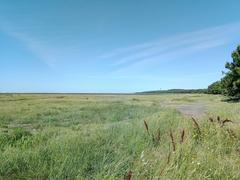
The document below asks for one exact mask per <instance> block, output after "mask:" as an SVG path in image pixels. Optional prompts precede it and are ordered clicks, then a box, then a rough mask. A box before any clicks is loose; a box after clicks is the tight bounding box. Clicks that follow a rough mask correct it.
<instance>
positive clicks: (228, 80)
mask: <svg viewBox="0 0 240 180" xmlns="http://www.w3.org/2000/svg"><path fill="white" fill-rule="evenodd" d="M225 68H226V69H227V72H223V74H224V77H223V78H222V79H220V80H218V81H216V82H214V83H212V84H211V85H209V86H208V88H207V89H169V90H157V91H145V92H139V93H141V94H159V93H205V94H223V95H226V96H229V97H231V98H236V99H240V45H239V46H238V47H237V48H236V50H235V51H233V52H232V62H227V63H226V64H225Z"/></svg>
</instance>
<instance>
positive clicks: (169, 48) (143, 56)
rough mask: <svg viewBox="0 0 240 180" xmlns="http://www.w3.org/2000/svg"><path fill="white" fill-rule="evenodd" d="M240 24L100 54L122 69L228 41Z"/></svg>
mask: <svg viewBox="0 0 240 180" xmlns="http://www.w3.org/2000/svg"><path fill="white" fill-rule="evenodd" d="M239 31H240V23H232V24H226V25H222V26H216V27H211V28H206V29H201V30H198V31H194V32H188V33H184V34H179V35H176V36H172V37H168V38H164V39H159V40H156V41H152V42H147V43H142V44H137V45H134V46H130V47H124V48H119V49H115V50H113V51H112V52H108V53H105V54H103V55H101V56H100V58H101V59H102V60H108V61H109V62H111V63H112V66H113V67H115V69H117V71H119V70H123V69H126V68H127V69H129V68H130V67H133V66H136V65H139V64H144V63H146V62H154V61H165V60H170V59H174V58H176V57H180V56H183V55H188V54H192V53H195V52H199V51H202V50H206V49H210V48H215V47H219V46H222V45H224V44H227V43H229V42H231V41H232V40H233V38H235V37H236V36H238V35H239Z"/></svg>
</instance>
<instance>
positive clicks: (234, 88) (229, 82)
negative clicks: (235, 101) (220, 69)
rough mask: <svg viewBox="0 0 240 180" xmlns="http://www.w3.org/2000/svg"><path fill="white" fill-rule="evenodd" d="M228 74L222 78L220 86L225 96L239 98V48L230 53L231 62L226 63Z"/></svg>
mask: <svg viewBox="0 0 240 180" xmlns="http://www.w3.org/2000/svg"><path fill="white" fill-rule="evenodd" d="M225 68H226V69H228V72H226V73H225V77H224V78H222V85H223V88H224V91H225V93H226V94H227V95H229V96H232V97H240V46H238V47H237V49H236V50H235V51H234V52H233V53H232V62H227V63H226V65H225Z"/></svg>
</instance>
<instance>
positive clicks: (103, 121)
mask: <svg viewBox="0 0 240 180" xmlns="http://www.w3.org/2000/svg"><path fill="white" fill-rule="evenodd" d="M189 107H191V108H189ZM192 117H193V118H192ZM124 178H125V179H129V180H130V179H184V180H185V179H240V104H239V103H234V102H227V101H226V98H225V97H223V96H220V95H215V96H214V95H206V94H155V95H151V94H148V95H144V94H142V95H130V94H129V95H127V94H126V95H117V94H112V95H111V94H105V95H100V94H0V179H84V180H85V179H109V180H110V179H124Z"/></svg>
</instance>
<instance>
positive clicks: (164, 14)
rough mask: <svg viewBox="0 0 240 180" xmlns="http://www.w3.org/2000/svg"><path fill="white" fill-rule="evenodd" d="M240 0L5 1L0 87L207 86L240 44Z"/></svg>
mask: <svg viewBox="0 0 240 180" xmlns="http://www.w3.org/2000/svg"><path fill="white" fill-rule="evenodd" d="M239 7H240V1H239V0H229V1H225V0H211V1H209V0H201V1H193V0H161V1H159V0H121V1H114V0H102V1H99V0H69V1H65V0H41V1H29V0H28V1H27V0H22V1H15V0H7V1H6V0H0V77H1V78H0V92H136V91H145V90H156V89H171V88H206V87H207V86H208V85H209V84H210V83H211V82H213V81H215V80H218V79H220V78H221V76H222V74H221V71H222V70H224V64H225V62H226V61H229V60H231V52H232V51H233V50H234V49H235V48H236V46H237V45H238V44H240V36H239V35H240V13H239Z"/></svg>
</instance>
